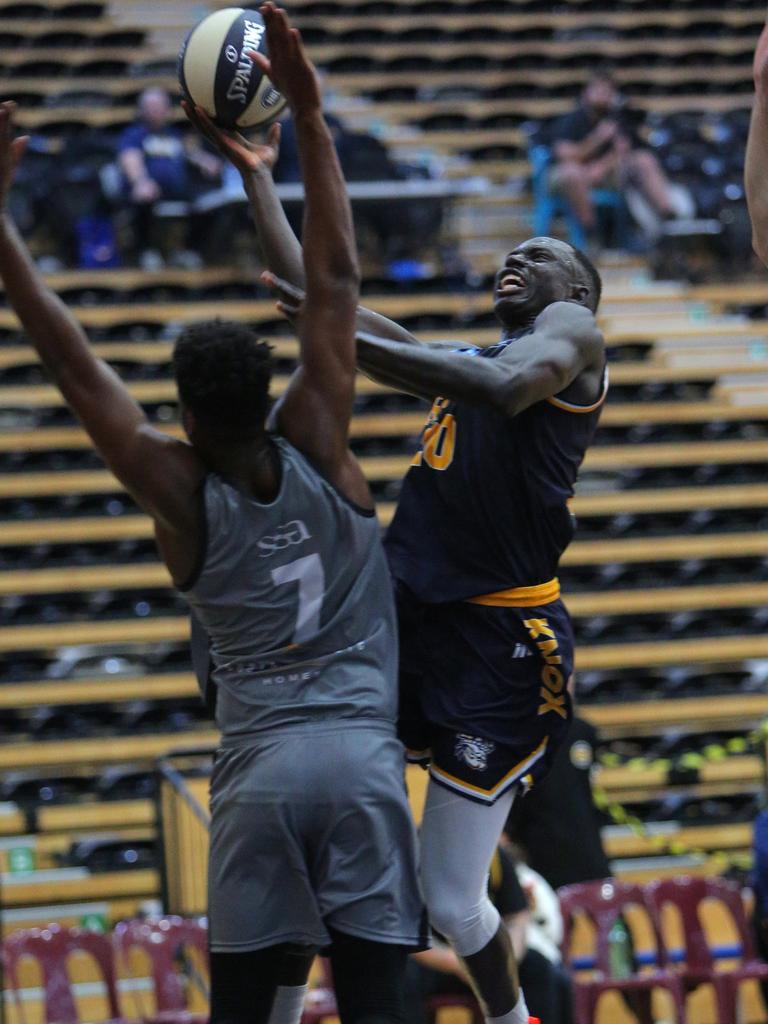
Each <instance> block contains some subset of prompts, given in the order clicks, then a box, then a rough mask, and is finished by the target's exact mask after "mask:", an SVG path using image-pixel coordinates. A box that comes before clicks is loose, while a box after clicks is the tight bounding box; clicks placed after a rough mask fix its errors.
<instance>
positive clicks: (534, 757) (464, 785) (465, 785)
mask: <svg viewBox="0 0 768 1024" xmlns="http://www.w3.org/2000/svg"><path fill="white" fill-rule="evenodd" d="M548 743H549V736H545V737H544V739H543V740H542V741H541V743H540V744H539V745H538V747H536V749H535V750H534V751H533V752H532V753H531V754H528V756H527V757H524V758H523V760H522V761H520V762H519V763H518V764H516V765H515V767H514V768H510V770H509V771H508V772H507V774H506V775H505V776H504V778H503V779H500V780H499V781H498V782H497V783H496V785H495V786H492V787H491V788H490V789H483V787H482V786H473V785H472V783H471V782H465V781H464V779H459V778H457V777H456V776H455V775H451V774H450V772H446V771H443V769H442V768H438V767H437V765H435V764H434V763H433V764H432V765H430V768H429V771H430V774H431V775H436V776H437V777H438V778H440V779H444V780H445V781H446V782H450V783H451V784H452V785H453V786H455V787H457V788H461V789H466V790H470V791H471V792H473V793H480V794H482V795H483V796H489V797H492V796H494V795H495V794H496V793H498V791H499V790H500V789H502V788H503V787H504V786H505V785H507V784H508V783H509V782H514V781H515V776H516V775H519V774H520V773H521V772H524V771H527V770H528V768H530V767H531V765H532V764H534V762H536V761H538V759H539V758H540V757H541V755H542V754H543V753H544V751H545V750H546V749H547V744H548Z"/></svg>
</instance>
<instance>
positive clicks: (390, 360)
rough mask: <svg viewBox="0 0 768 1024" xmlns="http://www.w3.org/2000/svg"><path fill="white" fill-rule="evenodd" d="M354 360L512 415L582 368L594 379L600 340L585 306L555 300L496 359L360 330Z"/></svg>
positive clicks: (426, 390)
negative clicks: (472, 356) (438, 348)
mask: <svg viewBox="0 0 768 1024" xmlns="http://www.w3.org/2000/svg"><path fill="white" fill-rule="evenodd" d="M358 359H359V362H360V365H361V367H362V368H363V369H364V370H365V371H366V373H370V375H371V376H372V377H379V376H381V377H386V378H388V379H390V380H392V381H395V382H396V381H399V382H400V387H401V389H402V390H403V391H407V392H409V393H410V394H419V395H423V396H427V395H429V396H432V397H435V396H437V395H441V396H442V397H443V398H449V399H453V400H457V401H465V402H473V403H475V404H478V405H488V406H490V407H492V408H494V409H496V410H497V411H498V412H501V413H504V414H505V415H507V416H516V415H517V414H518V413H519V412H522V411H523V410H524V409H527V408H528V407H529V406H531V405H534V404H535V403H536V402H540V401H542V399H545V398H552V397H553V396H554V395H557V394H559V393H560V392H561V391H564V390H565V389H566V388H567V387H568V386H569V385H570V384H572V383H573V382H574V381H575V380H576V378H577V377H578V376H579V374H581V373H583V372H584V371H585V370H590V369H592V370H594V371H595V378H596V380H597V379H598V377H599V376H600V375H601V374H602V363H603V339H602V335H601V334H600V331H599V330H598V327H597V324H596V321H595V317H594V314H593V313H592V312H590V310H589V309H587V308H586V307H584V306H581V305H579V304H578V303H576V302H554V303H552V304H551V305H549V306H547V307H546V309H544V310H543V311H542V312H541V313H539V315H538V316H537V317H536V320H535V322H534V324H533V330H532V331H531V333H530V334H527V335H525V336H524V337H522V338H520V339H518V340H517V341H516V342H515V343H514V344H513V345H510V346H509V347H508V348H507V349H506V351H505V352H504V355H503V356H502V357H501V358H499V359H477V358H469V357H467V358H465V357H462V356H461V355H460V354H456V353H446V352H440V351H431V350H429V349H425V348H420V347H418V348H417V347H414V346H412V345H401V344H398V343H397V342H394V341H387V340H385V339H383V338H376V337H374V336H372V335H364V334H363V335H361V334H359V335H358ZM393 386H397V384H395V385H393ZM596 386H597V385H596Z"/></svg>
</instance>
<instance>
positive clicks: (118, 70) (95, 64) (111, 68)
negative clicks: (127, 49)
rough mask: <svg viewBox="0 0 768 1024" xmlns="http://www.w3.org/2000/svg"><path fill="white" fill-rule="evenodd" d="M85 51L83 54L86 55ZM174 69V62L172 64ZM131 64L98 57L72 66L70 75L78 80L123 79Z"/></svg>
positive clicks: (85, 59) (116, 59)
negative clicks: (90, 78) (91, 78)
mask: <svg viewBox="0 0 768 1024" xmlns="http://www.w3.org/2000/svg"><path fill="white" fill-rule="evenodd" d="M87 52H88V51H87V50H84V51H83V54H87ZM174 67H175V62H174ZM130 69H131V64H130V62H129V61H127V60H122V59H120V58H118V57H108V58H107V57H100V58H99V59H97V60H89V59H88V58H87V57H84V59H83V60H81V61H78V63H77V64H73V65H72V68H71V74H72V75H73V76H75V77H78V78H81V77H82V78H89V77H93V78H123V77H127V76H128V75H129V74H130Z"/></svg>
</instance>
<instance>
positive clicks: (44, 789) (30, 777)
mask: <svg viewBox="0 0 768 1024" xmlns="http://www.w3.org/2000/svg"><path fill="white" fill-rule="evenodd" d="M91 787H92V781H91V779H90V778H88V777H87V776H84V775H64V774H58V773H57V774H56V775H51V776H46V775H41V776H39V775H35V774H34V773H32V772H21V771H10V772H3V774H2V776H0V796H1V797H2V799H3V800H12V801H13V802H14V803H17V804H19V805H20V806H21V807H34V806H36V805H37V804H60V803H74V802H77V801H78V800H80V799H82V798H83V797H87V796H88V795H89V793H90V791H91Z"/></svg>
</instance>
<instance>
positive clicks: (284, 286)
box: [261, 270, 304, 302]
mask: <svg viewBox="0 0 768 1024" xmlns="http://www.w3.org/2000/svg"><path fill="white" fill-rule="evenodd" d="M261 279H262V281H263V282H264V283H265V284H266V285H267V286H268V287H269V288H272V289H273V290H274V291H279V292H280V293H281V296H282V297H283V298H287V299H289V300H290V301H291V302H302V301H303V300H304V292H303V291H302V290H301V289H300V288H297V287H296V286H295V285H292V284H290V283H289V282H288V281H284V280H283V279H282V278H281V277H277V276H276V275H275V274H273V273H272V271H271V270H265V271H264V272H263V273H262V275H261Z"/></svg>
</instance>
